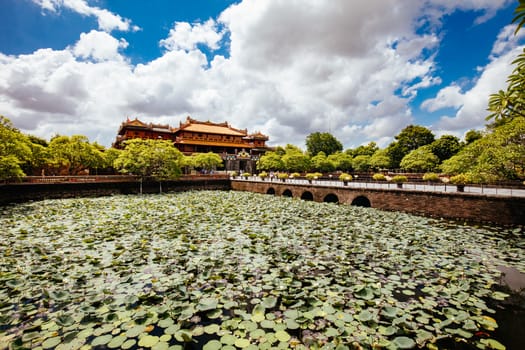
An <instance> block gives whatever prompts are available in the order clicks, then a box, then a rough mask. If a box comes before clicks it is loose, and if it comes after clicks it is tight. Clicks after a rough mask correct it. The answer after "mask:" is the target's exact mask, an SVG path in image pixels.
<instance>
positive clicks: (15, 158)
mask: <svg viewBox="0 0 525 350" xmlns="http://www.w3.org/2000/svg"><path fill="white" fill-rule="evenodd" d="M30 144H31V142H30V141H29V138H28V137H27V136H26V135H24V134H22V133H21V132H20V131H19V130H18V129H17V128H15V127H14V126H13V124H12V123H11V121H10V120H9V119H8V118H6V117H4V116H0V163H1V170H0V179H2V180H6V179H10V178H13V179H19V178H20V177H23V176H25V173H24V171H23V170H22V167H23V166H24V165H27V164H29V163H30V161H31V157H32V153H31V147H30Z"/></svg>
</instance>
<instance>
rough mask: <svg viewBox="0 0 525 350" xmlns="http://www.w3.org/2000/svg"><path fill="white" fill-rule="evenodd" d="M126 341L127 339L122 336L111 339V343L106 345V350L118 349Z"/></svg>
mask: <svg viewBox="0 0 525 350" xmlns="http://www.w3.org/2000/svg"><path fill="white" fill-rule="evenodd" d="M126 340H127V338H126V337H124V336H122V335H119V336H116V337H114V338H113V339H111V341H110V342H109V343H108V348H110V349H117V348H120V347H121V346H122V344H124V342H125V341H126Z"/></svg>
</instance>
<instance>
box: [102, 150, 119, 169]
mask: <svg viewBox="0 0 525 350" xmlns="http://www.w3.org/2000/svg"><path fill="white" fill-rule="evenodd" d="M120 152H121V150H120V149H117V148H113V147H111V148H108V149H107V150H105V151H104V152H103V155H104V168H115V160H117V158H118V157H119V155H120Z"/></svg>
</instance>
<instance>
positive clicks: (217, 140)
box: [113, 117, 269, 173]
mask: <svg viewBox="0 0 525 350" xmlns="http://www.w3.org/2000/svg"><path fill="white" fill-rule="evenodd" d="M133 138H142V139H163V140H170V141H172V142H173V145H174V146H175V147H177V148H178V149H179V150H180V151H181V152H182V153H183V154H185V155H192V154H193V153H208V152H213V153H217V154H218V155H220V156H221V158H222V159H223V161H224V165H225V169H226V170H235V171H241V172H244V171H246V172H250V173H253V172H255V167H256V162H257V160H259V157H260V156H261V155H262V154H264V153H265V152H266V151H267V150H269V148H268V147H267V146H266V141H268V136H266V135H263V134H261V133H260V132H256V133H253V134H249V133H248V130H247V129H244V130H241V129H236V128H233V127H231V126H230V125H229V124H228V123H227V122H224V123H213V122H210V121H207V122H201V121H198V120H195V119H192V118H190V117H187V118H186V121H184V122H180V123H179V127H178V128H174V127H170V126H169V125H161V124H152V123H149V124H147V123H144V122H142V121H140V120H138V119H137V118H135V119H133V120H130V119H129V118H128V119H127V120H126V121H125V122H123V123H122V124H121V125H120V128H119V130H118V134H117V139H116V141H115V143H114V144H113V146H114V147H115V148H123V147H124V142H125V141H126V140H129V139H133Z"/></svg>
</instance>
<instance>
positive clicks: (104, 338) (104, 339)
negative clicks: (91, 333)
mask: <svg viewBox="0 0 525 350" xmlns="http://www.w3.org/2000/svg"><path fill="white" fill-rule="evenodd" d="M112 339H113V336H112V335H111V334H105V335H99V336H98V337H95V338H94V339H93V341H92V342H91V345H92V346H99V345H106V344H107V343H109V342H110V341H111V340H112Z"/></svg>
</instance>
